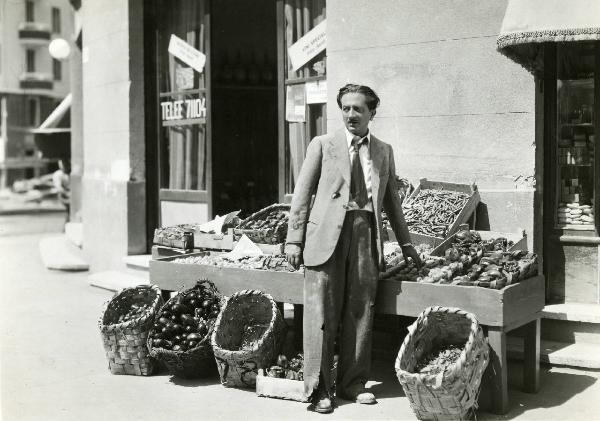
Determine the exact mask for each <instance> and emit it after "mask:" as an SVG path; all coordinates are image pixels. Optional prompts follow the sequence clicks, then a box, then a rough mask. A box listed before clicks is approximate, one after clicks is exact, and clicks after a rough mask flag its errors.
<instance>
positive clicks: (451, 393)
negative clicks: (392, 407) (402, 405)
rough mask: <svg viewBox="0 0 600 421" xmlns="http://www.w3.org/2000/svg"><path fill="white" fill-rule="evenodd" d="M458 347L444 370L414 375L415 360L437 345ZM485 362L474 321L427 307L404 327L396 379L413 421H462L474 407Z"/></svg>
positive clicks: (447, 310)
mask: <svg viewBox="0 0 600 421" xmlns="http://www.w3.org/2000/svg"><path fill="white" fill-rule="evenodd" d="M449 344H453V345H456V346H459V347H460V348H462V351H461V354H460V357H459V359H458V360H457V361H456V362H455V363H454V364H452V365H450V366H449V367H448V368H447V369H446V370H445V371H442V372H441V373H439V374H437V375H434V374H420V373H415V367H416V365H417V363H418V362H419V360H420V359H421V358H422V357H424V356H425V355H427V354H428V353H429V352H430V351H432V350H433V349H435V348H436V347H438V346H440V345H449ZM488 361H489V349H488V344H487V340H486V338H485V337H484V335H483V332H482V330H481V327H480V326H479V323H478V322H477V319H476V318H475V316H474V315H473V314H471V313H467V312H465V311H463V310H460V309H458V308H447V307H428V308H427V309H425V310H424V311H423V312H422V313H421V314H420V315H419V317H418V318H417V320H416V321H415V322H414V323H413V324H412V325H411V326H410V327H409V333H408V335H407V336H406V337H405V338H404V342H403V343H402V347H401V348H400V352H399V353H398V358H397V359H396V375H397V376H398V380H399V381H400V384H401V385H402V388H403V389H404V393H405V395H406V396H407V397H408V400H409V402H410V405H411V407H412V409H413V411H414V412H415V414H416V416H417V418H419V419H421V420H435V421H442V420H444V421H446V420H465V419H469V418H470V417H471V415H472V414H473V412H474V411H475V409H476V408H477V398H478V394H479V388H480V384H481V377H482V375H483V372H484V370H485V368H486V366H487V364H488Z"/></svg>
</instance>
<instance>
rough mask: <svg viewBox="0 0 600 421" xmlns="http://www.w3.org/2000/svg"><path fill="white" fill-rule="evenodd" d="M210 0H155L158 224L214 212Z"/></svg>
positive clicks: (203, 218) (197, 218) (200, 217)
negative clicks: (212, 197) (212, 196)
mask: <svg viewBox="0 0 600 421" xmlns="http://www.w3.org/2000/svg"><path fill="white" fill-rule="evenodd" d="M209 4H210V2H209V0H162V1H159V2H158V3H157V12H156V21H157V32H156V49H157V51H156V57H157V69H156V72H157V76H156V78H157V80H156V85H157V89H158V104H156V107H157V113H158V114H157V117H158V118H157V124H158V129H157V132H158V142H157V143H158V166H159V168H158V171H159V180H158V183H159V201H160V209H159V213H160V226H170V225H175V224H180V223H193V222H204V221H207V220H208V219H210V217H211V216H212V206H211V205H212V204H211V194H210V191H211V161H210V156H211V115H210V109H211V108H210V59H209V57H210V54H209V45H210V43H209V34H210V30H209V22H210V20H209Z"/></svg>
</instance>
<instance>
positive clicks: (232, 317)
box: [212, 290, 285, 387]
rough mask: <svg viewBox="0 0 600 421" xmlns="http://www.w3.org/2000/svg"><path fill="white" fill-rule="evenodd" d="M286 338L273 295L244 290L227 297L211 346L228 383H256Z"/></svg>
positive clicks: (251, 384) (225, 381)
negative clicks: (262, 370)
mask: <svg viewBox="0 0 600 421" xmlns="http://www.w3.org/2000/svg"><path fill="white" fill-rule="evenodd" d="M284 339H285V322H284V320H283V316H282V315H281V313H280V312H279V309H278V308H277V304H276V303H275V301H273V298H272V297H271V296H270V295H268V294H265V293H263V292H261V291H257V290H244V291H239V292H236V293H235V294H233V295H232V296H231V297H229V298H228V299H227V301H226V302H225V305H224V307H223V310H222V311H221V313H220V314H219V317H218V318H217V321H216V323H215V329H214V331H213V334H212V347H213V351H214V353H215V359H216V361H217V367H218V368H219V374H220V376H221V383H222V384H223V385H224V386H227V387H254V386H255V384H256V376H257V374H258V370H259V369H268V368H269V367H271V365H272V364H273V362H275V360H276V358H277V356H278V355H279V352H280V350H281V347H282V345H283V342H284Z"/></svg>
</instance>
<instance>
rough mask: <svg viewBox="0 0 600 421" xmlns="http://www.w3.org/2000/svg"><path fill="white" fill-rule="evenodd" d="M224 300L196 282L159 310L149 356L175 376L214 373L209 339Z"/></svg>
mask: <svg viewBox="0 0 600 421" xmlns="http://www.w3.org/2000/svg"><path fill="white" fill-rule="evenodd" d="M223 301H224V300H223V297H222V295H221V294H219V292H218V291H217V288H216V287H215V286H214V284H213V283H212V282H210V281H207V280H202V281H198V282H197V283H196V285H195V286H194V287H193V288H190V289H187V290H184V291H182V292H180V293H178V294H177V295H175V296H174V297H172V298H171V299H170V300H169V301H167V303H166V304H165V305H164V306H163V307H162V308H161V309H160V312H159V313H158V315H157V319H156V323H154V326H153V327H152V330H151V331H150V335H149V336H148V349H149V350H150V355H152V356H153V357H154V358H156V359H157V360H159V361H161V362H163V363H164V364H165V366H166V367H167V369H168V370H169V372H170V373H171V374H172V375H174V376H177V377H182V378H198V377H206V376H208V375H210V374H213V373H214V372H215V360H214V356H213V352H212V347H211V344H210V336H211V333H212V330H213V327H214V323H215V320H216V318H217V315H218V314H219V311H220V309H221V305H222V302H223Z"/></svg>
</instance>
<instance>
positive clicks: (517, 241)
mask: <svg viewBox="0 0 600 421" xmlns="http://www.w3.org/2000/svg"><path fill="white" fill-rule="evenodd" d="M476 232H477V233H479V235H480V236H481V239H482V240H492V239H495V238H500V237H504V238H506V239H507V240H509V241H512V242H513V243H514V244H513V246H512V247H511V248H510V249H509V250H510V251H514V250H523V251H527V236H526V235H525V234H524V233H509V232H498V231H476ZM455 235H456V233H454V234H452V235H451V236H449V237H447V238H446V239H445V240H444V241H442V242H441V243H440V244H439V245H438V246H437V247H435V248H434V249H433V251H432V252H431V254H432V255H433V256H443V255H444V252H445V251H446V250H447V249H448V248H449V247H450V246H451V245H452V243H453V242H454V236H455Z"/></svg>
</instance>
